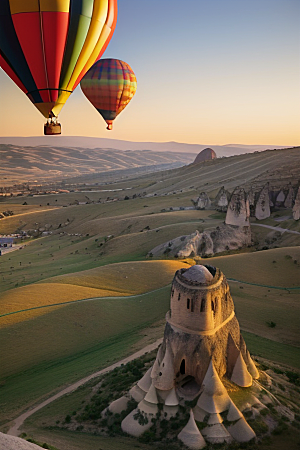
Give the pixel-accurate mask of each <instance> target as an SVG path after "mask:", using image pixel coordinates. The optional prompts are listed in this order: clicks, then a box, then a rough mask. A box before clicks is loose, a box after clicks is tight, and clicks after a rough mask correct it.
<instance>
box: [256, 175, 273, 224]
mask: <svg viewBox="0 0 300 450" xmlns="http://www.w3.org/2000/svg"><path fill="white" fill-rule="evenodd" d="M270 214H271V211H270V198H269V183H267V184H266V185H265V186H264V187H263V188H262V190H261V191H260V193H259V195H258V199H257V202H256V205H255V217H256V218H257V219H258V220H263V219H266V218H267V217H270Z"/></svg>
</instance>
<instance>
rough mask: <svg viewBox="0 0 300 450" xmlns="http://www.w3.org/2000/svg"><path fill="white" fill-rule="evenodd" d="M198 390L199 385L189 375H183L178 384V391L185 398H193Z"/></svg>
mask: <svg viewBox="0 0 300 450" xmlns="http://www.w3.org/2000/svg"><path fill="white" fill-rule="evenodd" d="M199 391H200V386H199V385H198V383H197V382H196V380H195V378H194V377H193V376H191V375H187V376H186V377H184V378H183V379H182V380H181V381H180V382H179V384H178V392H179V393H180V395H181V396H182V397H183V398H185V399H193V398H195V397H196V396H197V395H198V394H199Z"/></svg>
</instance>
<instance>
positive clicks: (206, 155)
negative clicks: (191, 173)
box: [193, 147, 217, 164]
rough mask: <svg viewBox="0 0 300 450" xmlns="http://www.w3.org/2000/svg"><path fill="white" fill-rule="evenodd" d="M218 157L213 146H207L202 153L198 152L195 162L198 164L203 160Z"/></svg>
mask: <svg viewBox="0 0 300 450" xmlns="http://www.w3.org/2000/svg"><path fill="white" fill-rule="evenodd" d="M216 157H217V155H216V153H215V151H214V150H213V149H212V148H209V147H208V148H205V149H204V150H202V151H201V152H200V153H198V155H197V156H196V158H195V161H194V162H193V164H198V163H201V162H203V161H210V160H212V159H215V158H216Z"/></svg>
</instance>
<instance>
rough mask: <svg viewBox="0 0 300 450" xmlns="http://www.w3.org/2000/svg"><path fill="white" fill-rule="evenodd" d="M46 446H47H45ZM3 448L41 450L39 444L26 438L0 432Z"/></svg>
mask: <svg viewBox="0 0 300 450" xmlns="http://www.w3.org/2000/svg"><path fill="white" fill-rule="evenodd" d="M45 448H46V447H45ZM0 449H1V450H41V447H40V446H39V445H36V444H33V443H31V442H28V441H25V439H22V438H19V437H15V436H9V435H7V434H4V433H0Z"/></svg>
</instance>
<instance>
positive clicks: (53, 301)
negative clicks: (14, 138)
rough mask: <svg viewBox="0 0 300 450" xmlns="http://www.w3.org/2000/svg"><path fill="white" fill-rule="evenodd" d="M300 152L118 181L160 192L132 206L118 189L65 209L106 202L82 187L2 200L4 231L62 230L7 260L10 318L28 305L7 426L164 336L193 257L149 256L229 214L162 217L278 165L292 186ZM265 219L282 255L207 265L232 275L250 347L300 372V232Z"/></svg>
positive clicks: (11, 368)
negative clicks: (174, 290) (179, 275)
mask: <svg viewBox="0 0 300 450" xmlns="http://www.w3.org/2000/svg"><path fill="white" fill-rule="evenodd" d="M299 154H300V152H299V150H294V149H292V150H280V151H276V152H272V151H270V152H264V153H255V154H251V155H243V156H237V157H233V158H224V159H219V160H216V161H212V162H208V163H205V164H199V165H197V166H192V165H190V166H187V167H184V168H182V169H178V170H177V169H176V170H172V171H167V172H164V173H157V174H152V175H151V176H150V175H147V176H145V177H136V178H135V179H134V180H130V182H129V181H128V180H122V181H121V182H118V183H115V184H114V185H111V186H113V187H114V188H115V189H126V187H131V188H132V189H130V191H129V190H128V192H130V196H132V195H133V194H134V193H139V192H142V193H143V192H147V195H148V194H149V195H152V196H150V197H146V196H145V197H143V198H135V199H132V198H131V199H130V200H124V196H125V195H126V193H127V191H116V192H114V193H112V194H111V193H104V194H101V195H104V196H105V197H106V196H108V195H111V196H116V197H118V198H119V199H120V201H116V202H111V203H97V204H96V203H95V204H86V205H78V206H75V205H73V206H67V205H69V204H70V203H72V202H74V200H75V199H76V198H77V199H78V198H79V197H78V196H81V197H80V198H82V199H84V198H85V195H88V196H89V197H90V198H91V199H95V200H98V199H99V192H88V193H84V192H81V193H80V192H79V193H78V192H72V193H70V194H65V195H64V194H61V195H54V196H51V195H48V196H39V197H28V198H26V202H27V203H28V204H27V205H22V203H24V200H25V199H24V198H22V197H18V198H13V199H8V200H7V201H5V202H2V203H1V207H2V209H3V210H6V209H10V207H11V209H12V210H13V211H14V212H15V216H12V217H8V218H5V219H3V220H0V233H4V234H6V233H10V232H14V231H16V230H17V229H36V228H41V227H42V228H43V227H44V226H45V225H47V227H48V228H50V230H51V231H52V233H53V234H52V235H50V236H47V237H42V238H38V239H30V240H28V241H26V242H24V245H23V248H22V249H20V250H16V251H13V252H11V253H8V254H6V255H3V256H1V258H0V273H1V275H0V281H1V294H0V308H1V313H0V314H5V313H10V312H16V311H20V310H24V311H23V312H19V313H16V314H12V315H7V316H2V317H0V340H1V348H0V359H1V380H0V396H1V399H2V403H3V406H2V409H1V411H2V412H1V418H0V420H1V421H3V423H4V422H5V421H7V420H9V419H10V418H12V417H13V416H15V415H16V414H17V413H18V411H21V410H23V409H24V408H25V407H29V406H30V405H32V404H33V403H35V402H36V401H38V400H39V399H40V398H43V397H44V396H46V395H48V394H49V393H50V392H54V391H56V390H58V389H59V387H61V386H62V385H65V384H68V383H71V382H72V381H75V380H77V379H79V378H81V377H83V376H85V375H87V374H89V373H92V372H94V371H96V370H98V369H100V368H102V367H105V366H107V365H108V363H111V362H113V361H116V360H119V359H120V358H122V357H123V356H125V355H127V354H130V353H132V352H133V348H134V349H138V348H142V347H144V346H145V345H146V344H147V343H149V342H152V341H154V340H155V339H157V338H158V337H161V336H162V333H163V328H164V323H165V321H164V317H165V313H166V311H167V310H168V309H169V301H170V298H169V296H170V287H169V285H170V283H171V281H172V278H173V275H174V272H175V271H176V270H177V269H178V268H179V267H182V266H183V265H184V264H186V263H187V262H188V261H187V262H183V261H178V260H168V261H165V260H158V261H152V260H150V259H147V253H148V252H149V251H150V250H151V249H152V248H154V247H155V246H157V245H159V244H161V243H164V242H168V240H170V239H173V238H175V237H177V236H180V235H185V234H191V233H192V232H194V231H195V230H196V229H198V230H199V231H202V230H204V229H206V228H211V227H216V226H218V225H220V224H221V223H222V222H223V221H224V214H220V213H216V212H215V211H213V210H210V211H195V210H188V211H168V212H167V211H164V210H166V209H167V208H170V207H171V206H173V207H176V206H177V207H178V206H190V205H191V198H192V197H194V196H195V195H196V194H197V193H199V191H200V190H207V191H209V192H210V193H211V195H212V194H215V193H216V192H217V190H218V189H219V187H220V186H221V185H225V186H226V187H227V188H230V189H232V188H233V187H235V186H236V185H237V184H247V183H248V182H249V181H250V180H254V181H255V182H257V183H261V182H262V181H264V180H265V179H266V177H267V176H269V175H270V176H271V174H274V173H276V170H278V167H280V164H281V166H282V167H283V170H282V179H281V180H279V181H280V182H285V181H286V180H287V179H288V177H294V175H295V172H294V171H293V170H294V169H293V168H295V167H296V168H297V163H298V160H299ZM283 161H284V163H283ZM111 186H110V187H111ZM100 187H101V186H100ZM105 187H106V188H107V186H103V188H105ZM181 191H182V192H181ZM154 194H158V195H156V196H154ZM166 194H168V195H166ZM56 200H57V201H56ZM48 203H49V205H47V204H48ZM40 205H41V206H40ZM63 206H67V207H63ZM284 214H285V216H286V217H284V220H283V221H281V222H277V221H276V219H278V217H276V216H280V215H284ZM290 216H291V211H290V210H285V211H279V212H275V213H273V214H272V217H271V218H269V219H266V221H262V222H260V224H265V225H270V226H280V227H282V228H284V229H293V230H296V231H300V229H299V226H300V225H299V223H296V222H295V221H293V220H291V219H290ZM279 218H280V217H279ZM257 224H258V222H255V221H253V226H252V233H253V237H254V240H256V241H257V242H259V243H258V244H257V248H269V247H270V246H272V245H273V246H275V245H276V246H279V247H281V248H273V249H271V250H263V251H257V252H255V247H253V248H251V249H245V250H243V251H239V252H238V253H237V254H231V255H229V254H228V255H223V256H218V257H214V258H205V259H202V260H197V261H198V262H199V261H200V263H207V264H212V265H214V266H216V267H220V269H221V270H222V271H223V272H224V274H225V276H226V277H227V278H228V279H229V280H230V281H229V283H230V288H231V292H232V296H233V299H234V302H235V309H236V314H237V318H238V320H239V321H240V325H241V328H242V330H243V333H244V336H245V338H246V341H247V344H248V345H249V349H250V351H251V352H253V353H254V354H257V355H260V356H263V357H264V358H266V359H272V360H275V361H276V360H277V361H281V362H282V363H284V364H287V365H290V366H292V367H298V368H299V360H300V349H299V338H298V336H299V332H298V323H297V317H298V316H299V305H300V303H299V292H300V291H299V289H293V288H299V287H300V282H299V280H300V276H299V275H300V250H299V235H297V234H289V233H287V232H285V233H283V234H281V235H280V236H279V234H278V232H277V231H276V230H271V229H267V228H262V227H259V226H256V225H257ZM275 233H276V235H275ZM272 236H273V237H274V236H275V237H276V239H277V240H276V241H274V240H273V237H272ZM271 242H272V243H271ZM285 245H288V246H290V247H285ZM191 262H192V263H193V261H191ZM132 296H134V297H132ZM86 299H90V300H88V301H83V300H86ZM271 324H274V325H271ZM33 386H34V389H33Z"/></svg>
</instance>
